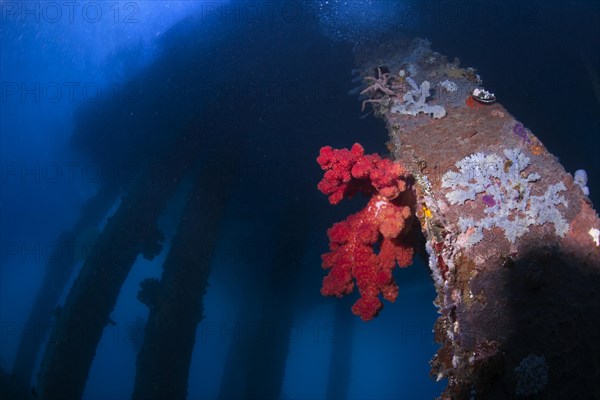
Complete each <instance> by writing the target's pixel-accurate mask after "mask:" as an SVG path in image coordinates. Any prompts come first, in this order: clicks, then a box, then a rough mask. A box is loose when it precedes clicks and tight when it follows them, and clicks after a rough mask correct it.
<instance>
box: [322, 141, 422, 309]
mask: <svg viewBox="0 0 600 400" xmlns="http://www.w3.org/2000/svg"><path fill="white" fill-rule="evenodd" d="M317 162H318V163H319V165H320V166H321V168H322V169H323V170H324V171H325V174H324V177H323V179H322V180H321V182H319V185H318V188H319V190H320V191H321V192H323V193H324V194H326V195H328V196H329V202H330V203H331V204H337V203H339V202H340V201H341V200H342V199H343V198H344V197H349V196H352V195H354V194H356V193H363V194H365V195H367V196H371V199H370V200H369V202H368V203H367V205H366V207H365V208H364V209H362V210H361V211H359V212H357V213H355V214H353V215H351V216H349V217H348V218H347V219H346V220H344V221H342V222H339V223H336V224H334V225H333V226H332V227H331V228H330V229H329V230H328V231H327V234H328V236H329V240H330V243H329V249H330V252H329V253H326V254H324V255H323V257H322V258H323V268H324V269H329V270H330V271H329V274H328V275H327V276H326V277H325V278H324V279H323V286H322V288H321V294H323V295H326V296H337V297H341V296H343V295H345V294H348V293H350V292H352V290H353V288H354V282H356V285H357V286H358V291H359V293H360V296H361V297H360V299H359V300H358V301H357V302H356V303H354V305H353V307H352V312H354V314H356V315H358V316H360V317H361V318H362V319H363V320H365V321H367V320H370V319H372V318H373V317H375V316H376V315H377V313H378V312H379V310H381V308H382V307H383V305H382V303H381V301H380V300H379V294H382V295H383V298H385V299H386V300H388V301H391V302H393V301H395V300H396V298H397V297H398V286H397V285H396V282H395V281H394V279H393V277H392V270H393V268H394V267H395V265H396V263H397V264H398V265H399V266H401V267H405V266H408V265H409V264H410V263H411V261H412V254H413V250H412V248H411V247H410V246H408V245H405V244H404V243H403V242H402V237H401V233H402V231H403V229H404V227H405V224H406V221H407V220H408V219H409V218H410V215H411V212H410V208H409V207H408V206H407V205H405V204H402V202H401V201H400V197H401V196H400V194H401V193H402V192H404V191H405V190H406V177H407V172H406V170H405V169H404V168H403V167H402V166H401V165H400V164H398V163H394V162H392V161H391V160H388V159H382V158H381V157H380V156H379V155H377V154H370V155H365V154H364V149H363V147H362V146H361V145H360V144H358V143H357V144H355V145H354V146H352V149H350V150H348V149H339V150H338V149H332V148H331V147H329V146H326V147H323V148H322V149H321V152H320V154H319V157H318V158H317ZM376 249H377V250H378V251H376Z"/></svg>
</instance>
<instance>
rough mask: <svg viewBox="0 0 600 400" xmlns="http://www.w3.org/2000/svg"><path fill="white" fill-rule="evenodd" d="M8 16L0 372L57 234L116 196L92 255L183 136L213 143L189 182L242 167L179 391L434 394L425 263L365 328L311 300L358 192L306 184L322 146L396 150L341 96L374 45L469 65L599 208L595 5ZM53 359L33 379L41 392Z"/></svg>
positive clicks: (111, 355) (135, 337)
mask: <svg viewBox="0 0 600 400" xmlns="http://www.w3.org/2000/svg"><path fill="white" fill-rule="evenodd" d="M0 8H1V9H2V27H1V35H2V37H1V58H2V59H1V61H0V62H1V64H0V66H1V81H2V94H1V95H2V98H1V107H2V109H1V121H0V123H1V125H0V129H1V137H0V139H1V142H0V144H1V149H0V156H1V168H2V169H1V174H0V178H1V180H2V181H1V199H0V200H1V204H0V205H1V211H0V212H1V221H0V222H1V230H0V232H1V235H2V236H1V244H0V246H1V255H0V257H1V259H0V261H1V263H0V324H1V326H0V328H1V329H0V367H1V368H2V370H3V371H4V372H7V373H9V374H10V371H11V370H12V369H13V365H14V363H15V358H16V356H17V348H18V345H19V340H20V339H21V337H22V335H23V334H24V332H25V335H27V334H29V335H42V336H43V337H44V340H47V332H46V331H45V330H43V331H35V332H27V331H25V330H24V324H25V322H26V320H27V316H28V314H29V313H30V311H31V309H32V306H33V303H34V300H35V298H36V295H37V294H38V291H39V290H40V288H41V285H42V282H43V279H44V274H45V271H46V267H47V264H48V258H49V255H50V254H51V252H52V250H53V246H54V245H55V244H56V241H57V238H58V237H59V235H60V234H61V232H64V231H66V230H69V229H71V228H72V227H73V225H74V224H75V223H76V221H77V220H78V218H79V216H80V213H81V207H82V206H83V205H84V204H85V203H86V201H87V200H88V199H90V198H91V197H92V196H94V195H95V193H96V192H97V191H98V190H99V188H100V187H103V186H111V187H112V188H113V189H114V190H115V193H117V194H115V197H114V200H113V201H112V202H111V203H110V204H108V206H107V207H106V210H105V211H104V213H103V215H102V218H100V219H99V220H98V221H97V222H95V223H94V224H92V226H89V227H87V229H86V230H85V232H83V233H81V234H80V235H78V236H77V243H78V245H80V247H82V249H76V251H75V253H76V254H80V253H85V251H89V249H90V248H91V246H92V245H93V243H94V240H95V239H96V238H97V234H98V232H101V231H102V228H103V227H104V225H105V223H106V218H107V217H109V216H110V215H112V214H113V213H114V212H115V210H116V209H117V208H118V206H119V202H120V196H121V195H123V194H126V193H127V190H128V189H129V188H130V184H131V183H132V182H135V180H136V177H137V176H139V174H141V173H142V172H143V171H144V169H145V168H148V166H149V165H152V163H153V162H156V160H157V159H158V158H159V157H160V154H161V150H163V149H165V148H167V147H168V145H169V144H170V143H171V142H172V140H173V137H174V136H175V135H176V134H177V133H178V132H181V131H185V130H190V129H191V130H192V131H193V132H196V134H198V133H197V132H199V131H201V132H202V133H200V135H202V136H201V138H200V140H202V146H201V150H200V151H199V152H198V161H197V164H198V167H197V168H196V169H194V170H193V171H192V173H191V175H193V173H195V171H196V170H201V169H202V163H203V161H206V160H213V161H212V162H214V159H213V158H211V155H214V154H215V153H218V154H221V157H228V156H229V157H236V158H237V159H238V162H239V168H238V170H237V171H238V172H239V176H238V177H237V178H236V180H235V185H234V187H233V188H232V189H231V193H230V195H229V196H228V197H227V199H226V204H225V206H224V212H223V215H222V219H221V220H220V223H219V228H218V229H216V230H214V231H212V232H208V233H207V235H208V236H210V237H213V238H216V244H215V247H214V249H213V251H212V252H211V255H210V270H211V273H210V277H209V287H208V289H207V293H206V295H205V296H204V298H203V302H204V318H203V319H202V321H201V322H200V324H199V325H198V329H197V335H196V344H195V347H194V352H193V357H192V362H191V367H190V374H189V387H188V398H190V399H204V398H217V397H221V398H241V397H244V396H249V395H248V391H247V390H248V389H247V387H250V386H251V385H250V383H249V382H248V379H249V378H247V377H248V376H251V377H254V378H251V379H253V380H256V379H257V378H256V376H257V375H259V376H261V379H260V382H258V383H256V382H253V384H254V386H256V385H258V386H261V385H262V387H266V388H269V387H280V390H279V393H280V395H279V397H280V398H282V399H321V398H325V397H327V393H330V396H331V397H337V396H341V397H344V398H350V399H429V398H433V397H435V396H436V395H438V394H439V393H440V392H441V391H442V390H443V387H444V385H445V382H444V381H441V382H435V380H434V379H432V378H431V377H430V376H429V365H428V363H429V360H430V359H431V357H432V356H433V354H434V353H435V352H436V350H437V347H438V346H437V344H436V343H435V341H434V339H433V335H432V327H433V323H434V321H435V319H436V316H437V314H436V310H435V307H434V305H433V304H432V302H433V300H434V298H435V291H434V288H433V283H432V281H431V278H430V277H429V273H428V270H427V267H426V265H425V264H423V262H422V260H420V259H418V258H416V259H415V262H414V263H413V265H412V266H411V267H409V268H406V269H402V270H398V271H397V272H396V275H395V277H396V280H397V281H398V283H399V286H400V295H399V298H398V300H397V302H396V303H395V304H387V303H386V304H385V308H384V310H383V311H382V313H381V314H380V316H379V317H378V318H376V319H375V320H373V321H370V322H368V323H364V322H362V321H361V320H360V319H359V318H357V317H355V316H353V315H352V314H351V312H350V306H351V304H352V302H353V301H354V299H355V297H354V296H356V294H354V296H350V297H352V298H348V299H346V298H345V299H334V298H324V297H322V296H321V295H320V294H319V289H320V284H321V279H322V276H323V273H324V272H323V271H322V270H321V268H320V264H321V261H320V255H321V254H322V253H324V252H325V251H327V236H326V229H327V228H328V227H329V226H330V225H331V224H333V223H334V222H336V221H340V220H342V219H344V218H345V216H347V215H349V214H350V213H352V212H355V211H356V210H358V209H359V208H360V207H361V204H363V203H364V202H363V200H362V199H353V200H352V201H349V202H345V203H346V204H345V203H342V204H340V205H338V206H336V207H333V206H331V205H329V204H328V202H327V200H326V198H325V196H323V195H322V194H320V193H319V192H318V191H317V189H316V184H317V182H318V181H319V179H320V177H321V171H320V170H319V168H318V165H317V164H316V162H315V157H316V155H317V154H318V150H319V148H320V147H321V146H324V145H332V146H334V147H349V146H351V145H352V144H353V143H355V142H361V143H362V144H363V146H364V147H365V148H366V150H367V152H369V153H371V152H379V153H380V154H383V153H385V141H386V131H385V129H384V127H383V124H382V123H381V121H379V120H376V119H374V118H372V117H371V118H366V119H361V118H359V117H360V115H361V113H360V103H359V102H358V101H357V99H356V98H355V97H351V96H348V95H347V94H346V93H347V92H348V90H349V89H351V88H352V86H353V84H352V83H351V79H352V76H351V70H352V68H354V61H353V55H352V50H353V48H354V46H355V45H356V44H357V43H361V42H363V41H365V40H375V41H376V40H378V38H382V39H381V40H383V38H396V37H398V38H401V37H409V38H410V37H417V36H418V37H427V38H428V39H429V40H431V42H432V48H433V49H434V50H436V51H439V52H441V53H442V54H446V55H448V57H449V59H452V58H453V57H455V56H456V57H459V58H460V59H461V63H462V65H463V66H474V67H476V68H477V69H478V72H479V73H480V75H481V76H482V77H483V79H484V83H485V87H486V88H487V89H489V90H490V91H492V92H494V93H495V94H496V96H497V98H498V100H499V101H500V102H501V103H502V104H503V105H504V106H505V107H506V108H507V109H508V110H509V111H510V112H511V113H512V114H513V115H515V116H516V117H517V119H519V120H520V121H522V123H523V124H524V125H525V126H526V127H528V128H529V129H530V130H531V131H532V132H533V133H534V134H535V135H536V136H537V137H539V138H540V139H541V140H542V141H543V143H544V144H545V146H546V147H547V148H548V149H549V150H550V152H552V153H553V154H554V155H556V156H557V157H558V158H559V159H560V162H561V163H562V164H563V166H564V167H565V169H566V170H567V171H569V172H571V173H573V172H574V171H575V170H577V169H585V170H586V171H587V173H588V177H589V181H588V187H589V188H590V191H591V196H590V198H591V199H592V201H593V202H594V203H595V204H598V202H599V201H600V195H599V194H600V161H599V160H600V158H599V157H598V153H599V150H600V112H599V111H600V80H599V76H598V71H600V59H599V55H598V52H597V49H598V48H600V7H599V6H598V5H596V4H593V3H592V2H572V3H568V4H566V3H560V4H559V3H554V2H549V3H546V2H514V3H508V2H469V3H468V4H465V3H459V2H428V3H416V2H400V1H366V0H365V1H363V0H357V1H319V2H313V3H303V2H294V1H289V2H268V1H266V2H262V1H245V2H228V1H201V0H196V1H168V2H167V1H141V2H139V1H133V2H114V3H109V2H93V1H92V2H81V3H77V4H66V3H62V2H21V1H2V2H0ZM206 110H210V112H207V111H206ZM194 127H202V129H204V130H202V129H200V130H194V129H193V128H194ZM219 152H220V153H219ZM191 175H189V176H188V178H186V179H184V180H183V182H182V183H181V184H180V185H179V187H178V189H177V190H176V191H175V193H174V194H173V195H172V196H169V198H170V200H169V202H168V204H167V206H166V208H165V210H164V211H163V213H162V215H161V217H160V219H159V222H158V224H159V227H160V229H161V231H162V232H163V234H164V236H165V237H166V241H165V243H164V246H163V249H162V252H160V254H158V255H157V256H156V257H155V258H154V259H153V260H151V261H149V260H146V259H144V258H143V257H141V256H140V257H138V258H137V260H136V262H135V264H134V266H133V268H132V270H131V272H130V273H129V275H128V276H127V279H126V281H125V283H124V285H123V287H122V290H121V292H120V294H119V298H118V301H117V305H116V307H115V309H114V310H113V312H112V313H111V315H110V319H111V320H112V322H111V324H109V325H108V326H107V327H106V329H105V330H104V334H103V337H102V339H101V341H100V343H99V345H98V349H97V352H96V356H95V358H94V361H93V364H92V366H91V369H90V373H89V377H88V380H87V384H86V387H85V392H84V398H86V399H125V398H130V397H131V394H132V392H133V385H134V379H135V373H136V354H137V352H138V351H139V349H140V347H141V342H142V340H143V334H142V333H141V332H142V331H143V326H144V323H145V320H146V318H147V315H148V308H147V307H146V306H145V305H144V304H142V303H140V302H139V301H138V300H137V299H136V294H137V292H138V290H139V284H140V282H141V281H142V280H144V279H146V278H149V277H156V278H160V276H161V274H162V271H163V269H162V264H163V262H164V261H165V257H166V255H167V253H168V251H169V248H170V245H171V239H172V236H173V234H174V233H175V231H176V230H177V225H178V221H179V218H180V216H181V214H182V212H183V209H184V205H185V200H186V196H187V192H188V190H189V189H190V187H191V186H192V181H193V179H192V177H191ZM211 182H212V184H213V185H218V184H219V180H218V179H216V180H211ZM157 190H160V188H157ZM206 192H207V193H210V192H211V187H206ZM298 216H299V217H298ZM83 259H84V257H83V256H81V257H80V258H78V259H77V260H78V261H77V264H76V267H75V270H74V271H73V273H72V274H71V275H70V276H71V277H70V280H69V281H68V285H67V289H65V290H64V291H62V295H61V296H60V298H59V299H58V304H56V305H61V304H63V303H64V301H65V298H66V296H67V293H68V286H69V285H70V284H71V283H72V282H73V280H74V279H75V277H76V276H77V273H78V269H79V268H80V267H81V265H82V263H83ZM273 296H274V297H273ZM273 309H276V310H278V313H277V317H274V316H273V315H272V310H273ZM340 310H341V311H340ZM264 315H271V317H270V319H269V323H270V324H271V325H270V327H271V328H273V326H274V327H275V328H274V333H271V336H269V339H268V340H267V341H266V342H265V340H264V338H262V339H263V340H259V339H261V338H260V337H259V336H260V335H261V334H259V333H257V332H259V331H261V329H262V328H264V326H263V325H261V324H264ZM261 316H263V319H261ZM257 327H261V328H257ZM261 332H262V331H261ZM282 341H283V342H287V343H289V346H288V347H287V350H285V351H284V353H283V354H282V353H277V352H278V351H279V350H277V349H279V348H281V346H278V345H276V344H277V343H280V342H282ZM283 348H285V346H283ZM336 349H337V350H336ZM335 351H338V352H341V356H340V355H338V356H336V357H333V356H332V355H333V354H334V352H335ZM42 353H43V347H42ZM42 353H40V354H39V355H38V356H37V361H36V366H35V370H34V371H33V373H32V374H31V381H28V382H26V383H25V386H27V387H28V388H30V387H36V385H37V369H38V368H39V362H40V360H41V357H42ZM257 355H258V356H264V357H266V358H268V357H273V359H275V360H276V362H274V364H273V368H271V369H270V370H269V371H266V372H265V373H264V374H262V375H261V374H256V373H254V374H252V373H250V372H252V369H253V365H254V363H255V360H254V359H253V357H257ZM165 368H168V366H165ZM249 371H250V372H249ZM14 379H17V378H14ZM331 393H336V395H331ZM0 397H1V396H0Z"/></svg>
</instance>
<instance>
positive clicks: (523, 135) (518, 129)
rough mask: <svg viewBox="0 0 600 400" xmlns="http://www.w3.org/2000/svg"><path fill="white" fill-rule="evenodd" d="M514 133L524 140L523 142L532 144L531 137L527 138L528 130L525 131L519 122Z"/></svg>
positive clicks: (514, 128)
mask: <svg viewBox="0 0 600 400" xmlns="http://www.w3.org/2000/svg"><path fill="white" fill-rule="evenodd" d="M513 133H514V134H515V135H517V136H518V137H520V138H521V139H523V142H527V143H529V142H530V140H529V136H527V130H526V129H525V127H524V126H523V124H522V123H520V122H517V123H516V124H515V126H514V127H513Z"/></svg>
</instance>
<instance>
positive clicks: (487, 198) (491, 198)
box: [481, 194, 496, 207]
mask: <svg viewBox="0 0 600 400" xmlns="http://www.w3.org/2000/svg"><path fill="white" fill-rule="evenodd" d="M481 200H483V202H484V203H485V205H486V206H488V207H493V206H495V205H496V200H494V196H492V195H491V194H486V195H484V196H483V197H482V198H481Z"/></svg>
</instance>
